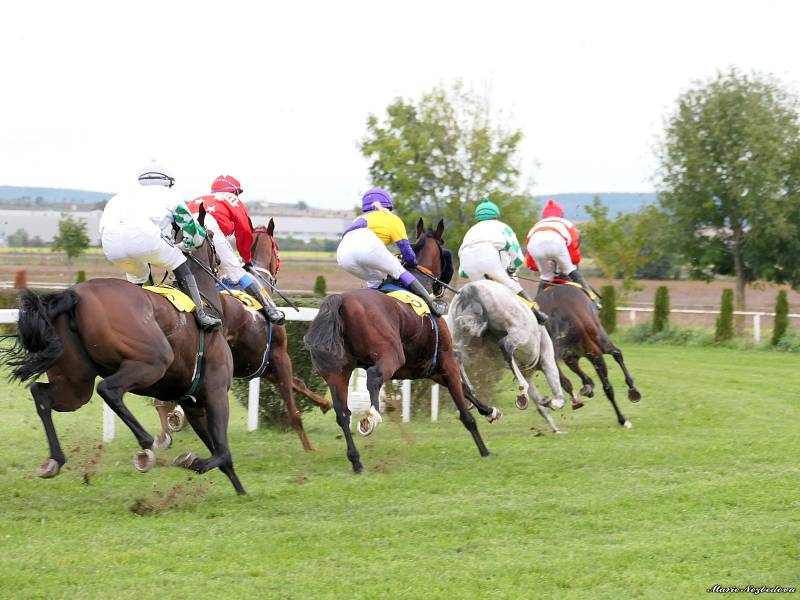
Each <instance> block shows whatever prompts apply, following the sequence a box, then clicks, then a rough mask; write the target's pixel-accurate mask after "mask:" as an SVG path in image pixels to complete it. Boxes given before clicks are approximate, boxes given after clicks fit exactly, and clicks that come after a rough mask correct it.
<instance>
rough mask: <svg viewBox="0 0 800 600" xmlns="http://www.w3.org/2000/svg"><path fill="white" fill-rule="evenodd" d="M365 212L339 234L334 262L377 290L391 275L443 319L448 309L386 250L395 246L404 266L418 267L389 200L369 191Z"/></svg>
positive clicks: (364, 200) (381, 193)
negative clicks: (339, 238)
mask: <svg viewBox="0 0 800 600" xmlns="http://www.w3.org/2000/svg"><path fill="white" fill-rule="evenodd" d="M361 209H362V210H363V211H364V214H362V215H361V216H360V217H358V218H357V219H356V220H355V221H353V222H352V224H351V225H350V226H349V227H348V228H347V229H345V230H344V233H342V241H341V242H339V247H338V248H337V250H336V261H337V262H338V263H339V266H340V267H342V268H343V269H344V270H345V271H347V272H348V273H350V274H352V275H355V276H356V277H358V278H359V279H361V280H363V281H366V282H367V285H368V286H369V287H370V288H373V289H375V288H378V287H379V286H380V285H381V283H382V281H383V279H384V278H385V277H386V276H387V275H390V276H392V277H393V278H394V279H396V280H398V281H399V282H400V283H402V284H403V286H404V287H406V288H407V289H408V290H409V291H411V292H413V293H415V294H417V295H418V296H419V297H420V298H422V300H423V301H424V302H425V303H427V305H428V307H429V308H430V309H431V312H432V313H433V314H434V315H436V316H437V317H440V316H442V314H444V311H445V310H447V306H446V305H445V304H443V303H442V302H439V301H438V300H434V299H432V298H431V297H430V296H429V295H428V292H427V290H426V289H425V288H424V287H423V285H422V284H421V283H420V282H419V281H417V278H416V277H414V276H413V275H412V274H411V273H409V272H408V271H406V269H405V268H404V267H403V265H402V264H400V261H399V260H398V259H397V257H396V256H394V255H393V254H392V253H391V252H389V250H388V249H387V248H386V246H388V245H389V244H390V243H392V242H394V243H395V244H397V247H398V249H399V250H400V254H401V256H402V258H403V262H404V263H405V264H407V265H408V266H410V267H414V266H416V265H417V257H416V255H415V254H414V249H413V248H412V247H411V243H410V242H409V241H408V236H407V235H406V228H405V225H403V221H402V220H401V219H400V217H398V216H397V215H395V214H393V213H392V197H391V196H390V195H389V192H387V191H386V190H383V189H381V188H372V189H371V190H368V191H367V193H366V194H364V197H363V198H362V199H361Z"/></svg>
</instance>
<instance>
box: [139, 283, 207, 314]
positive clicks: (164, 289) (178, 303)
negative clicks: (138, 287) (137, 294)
mask: <svg viewBox="0 0 800 600" xmlns="http://www.w3.org/2000/svg"><path fill="white" fill-rule="evenodd" d="M144 289H146V290H147V291H148V292H154V293H156V294H158V295H160V296H164V298H166V299H167V300H169V301H170V302H172V305H173V306H174V307H175V308H177V309H178V310H179V311H181V312H194V309H195V308H196V307H195V305H194V302H192V299H191V298H189V296H187V295H186V294H184V293H183V292H182V291H180V290H179V289H178V288H174V287H172V286H171V285H146V286H144Z"/></svg>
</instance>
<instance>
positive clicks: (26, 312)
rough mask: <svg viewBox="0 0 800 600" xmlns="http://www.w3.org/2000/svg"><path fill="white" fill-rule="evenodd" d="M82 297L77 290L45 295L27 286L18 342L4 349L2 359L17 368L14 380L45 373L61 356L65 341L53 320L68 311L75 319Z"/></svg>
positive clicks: (20, 315)
mask: <svg viewBox="0 0 800 600" xmlns="http://www.w3.org/2000/svg"><path fill="white" fill-rule="evenodd" d="M79 299H80V298H79V296H78V294H76V293H75V292H74V291H73V290H66V291H64V292H59V293H55V294H47V295H45V296H39V295H38V294H36V293H35V292H32V291H31V290H27V289H26V290H25V291H23V292H22V294H21V296H20V299H19V321H18V322H17V341H16V343H15V344H14V345H13V346H12V347H11V348H8V349H6V350H3V351H2V354H3V355H4V356H3V358H2V362H3V363H4V364H5V365H6V366H10V367H13V369H12V371H11V375H10V376H9V380H10V381H27V380H29V379H32V378H33V377H36V376H38V375H41V374H42V373H45V372H46V371H47V370H48V369H49V368H50V367H52V366H53V365H54V364H55V363H56V362H57V361H58V359H59V358H61V355H62V354H63V353H64V343H63V342H62V340H61V338H60V337H59V335H58V332H56V328H55V326H54V325H53V321H54V320H55V319H56V318H57V317H59V316H60V315H62V314H64V313H67V314H68V315H69V316H70V318H72V317H73V315H74V310H75V305H76V304H78V300H79Z"/></svg>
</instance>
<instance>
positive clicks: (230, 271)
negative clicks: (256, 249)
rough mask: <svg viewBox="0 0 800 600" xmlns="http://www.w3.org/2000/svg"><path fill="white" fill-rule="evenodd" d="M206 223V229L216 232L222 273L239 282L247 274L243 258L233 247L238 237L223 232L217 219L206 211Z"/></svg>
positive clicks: (216, 246)
mask: <svg viewBox="0 0 800 600" xmlns="http://www.w3.org/2000/svg"><path fill="white" fill-rule="evenodd" d="M204 224H205V227H206V229H208V230H209V231H213V232H214V248H215V249H216V251H217V255H218V256H219V270H220V273H221V274H222V276H223V277H225V278H226V279H230V281H231V282H232V283H239V280H240V279H241V278H242V277H244V276H245V270H244V266H243V265H244V263H242V259H241V258H240V257H239V255H238V254H237V253H236V251H235V250H234V249H233V247H234V246H235V245H236V238H235V237H234V236H232V235H231V236H226V235H225V234H224V233H222V230H221V229H220V228H219V224H218V223H217V220H216V219H215V218H214V215H212V214H210V213H206V219H205V221H204Z"/></svg>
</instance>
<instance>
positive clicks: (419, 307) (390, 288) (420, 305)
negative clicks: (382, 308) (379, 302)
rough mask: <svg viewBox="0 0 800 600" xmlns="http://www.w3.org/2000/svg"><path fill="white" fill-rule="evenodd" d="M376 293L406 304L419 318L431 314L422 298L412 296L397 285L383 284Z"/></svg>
mask: <svg viewBox="0 0 800 600" xmlns="http://www.w3.org/2000/svg"><path fill="white" fill-rule="evenodd" d="M378 291H380V292H383V293H384V294H386V295H387V296H391V297H392V298H394V299H395V300H399V301H400V302H402V303H403V304H408V305H409V306H410V307H411V309H412V310H413V311H414V312H415V313H417V314H418V315H419V316H420V317H422V316H424V315H429V314H430V312H431V309H430V308H428V305H427V303H426V302H425V301H424V300H423V299H422V298H420V297H419V296H417V295H416V294H412V293H411V292H409V291H408V290H407V289H404V288H401V287H400V286H399V285H394V284H391V283H384V284H383V285H382V286H381V287H380V288H378Z"/></svg>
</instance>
